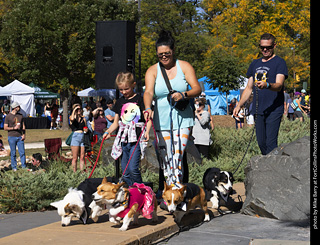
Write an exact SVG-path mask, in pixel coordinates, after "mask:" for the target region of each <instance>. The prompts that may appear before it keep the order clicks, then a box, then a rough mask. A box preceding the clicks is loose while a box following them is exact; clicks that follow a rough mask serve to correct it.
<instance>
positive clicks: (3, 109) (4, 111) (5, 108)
mask: <svg viewBox="0 0 320 245" xmlns="http://www.w3.org/2000/svg"><path fill="white" fill-rule="evenodd" d="M1 112H2V114H3V115H7V114H8V113H9V112H10V103H9V101H8V100H4V101H3V105H2V106H1Z"/></svg>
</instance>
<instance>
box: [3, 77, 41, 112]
mask: <svg viewBox="0 0 320 245" xmlns="http://www.w3.org/2000/svg"><path fill="white" fill-rule="evenodd" d="M4 89H5V90H9V91H10V93H11V94H10V95H8V96H11V99H10V100H11V103H12V102H14V101H15V102H18V103H19V104H20V108H21V113H22V115H23V116H28V115H30V116H31V117H33V116H34V114H35V109H34V89H33V88H31V87H29V86H28V85H25V84H23V83H22V82H20V81H18V80H14V81H13V82H12V83H9V84H8V85H6V86H4ZM1 90H2V89H1Z"/></svg>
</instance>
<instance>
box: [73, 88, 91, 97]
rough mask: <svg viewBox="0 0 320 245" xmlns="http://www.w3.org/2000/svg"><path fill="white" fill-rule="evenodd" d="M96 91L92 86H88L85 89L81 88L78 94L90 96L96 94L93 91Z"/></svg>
mask: <svg viewBox="0 0 320 245" xmlns="http://www.w3.org/2000/svg"><path fill="white" fill-rule="evenodd" d="M94 92H95V90H94V89H93V88H91V87H89V88H86V89H84V90H81V91H79V92H78V93H77V95H78V96H80V97H90V96H94V95H93V93H94Z"/></svg>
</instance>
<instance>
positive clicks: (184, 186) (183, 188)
mask: <svg viewBox="0 0 320 245" xmlns="http://www.w3.org/2000/svg"><path fill="white" fill-rule="evenodd" d="M186 189H187V186H186V185H183V186H182V187H181V188H180V189H179V191H180V193H181V195H184V192H185V191H186Z"/></svg>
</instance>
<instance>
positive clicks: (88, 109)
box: [83, 104, 91, 121]
mask: <svg viewBox="0 0 320 245" xmlns="http://www.w3.org/2000/svg"><path fill="white" fill-rule="evenodd" d="M90 113H91V107H90V106H89V105H88V104H86V107H84V108H83V116H84V117H85V119H86V120H87V121H88V120H89V116H90Z"/></svg>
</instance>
